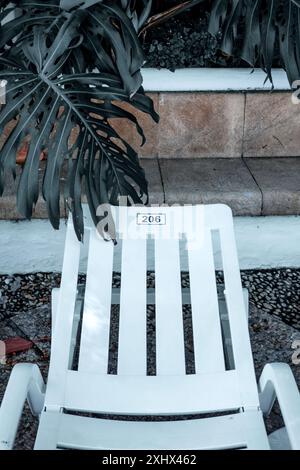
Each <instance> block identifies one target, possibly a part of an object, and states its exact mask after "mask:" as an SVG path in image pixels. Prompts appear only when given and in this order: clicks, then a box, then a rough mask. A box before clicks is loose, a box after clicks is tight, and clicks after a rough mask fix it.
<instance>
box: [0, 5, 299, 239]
mask: <svg viewBox="0 0 300 470" xmlns="http://www.w3.org/2000/svg"><path fill="white" fill-rule="evenodd" d="M202 3H203V5H204V4H205V5H206V8H208V10H206V11H209V12H210V18H209V27H208V29H209V32H210V34H212V35H215V36H216V35H219V40H220V48H221V49H222V51H224V53H225V54H226V55H228V56H238V57H241V58H243V59H244V60H245V61H246V62H247V63H248V64H250V66H252V67H254V66H257V65H259V66H261V68H262V69H263V70H264V71H265V72H266V74H267V78H269V79H270V80H272V74H271V70H272V65H273V62H274V55H275V52H276V51H278V50H279V51H280V57H281V61H282V64H283V65H284V67H285V69H286V72H287V75H288V78H289V80H290V83H291V84H292V83H293V82H294V80H298V79H299V78H300V42H299V31H300V0H211V1H209V0H186V1H175V0H174V1H172V0H168V1H166V2H164V5H165V7H164V8H162V5H163V2H159V1H155V2H153V5H152V1H151V0H149V1H148V0H140V1H137V0H51V3H48V2H38V1H34V0H15V1H12V2H11V1H9V0H2V1H1V0H0V24H1V28H0V80H1V79H6V80H7V82H8V83H7V86H6V104H5V105H3V106H2V108H1V110H0V132H1V134H2V133H3V131H4V130H5V129H6V128H7V126H8V125H10V126H11V123H13V126H12V129H11V132H10V133H9V135H8V137H7V138H6V140H5V142H4V144H3V146H2V149H1V153H0V191H1V192H3V190H4V186H5V180H6V176H7V175H8V174H9V173H12V174H13V175H15V174H16V155H18V152H19V151H20V149H22V148H26V153H25V158H24V164H23V167H22V172H21V176H20V180H19V185H18V193H17V207H18V210H19V212H20V213H21V214H22V215H24V216H25V217H26V218H31V216H32V213H33V210H34V207H35V205H36V203H37V201H38V198H39V193H40V187H39V167H40V160H41V158H44V157H45V155H47V158H46V165H45V171H44V178H43V183H42V195H43V197H44V199H45V201H46V205H47V210H48V214H49V218H50V221H51V223H52V225H53V226H54V227H55V228H56V229H57V228H59V221H60V190H61V188H60V176H61V174H62V171H63V169H64V167H65V166H67V177H66V184H65V190H64V192H65V195H66V197H67V199H68V201H69V205H70V208H71V210H72V214H73V220H74V226H75V230H76V234H77V237H78V239H79V240H81V239H82V237H83V232H84V224H83V213H82V206H81V196H82V187H83V185H84V187H85V192H86V195H87V200H88V204H89V207H90V211H91V214H92V217H93V220H94V222H95V223H97V222H98V221H99V219H98V217H97V214H96V211H97V207H98V206H99V205H100V204H107V203H110V204H112V205H117V204H118V202H119V197H120V196H122V197H123V200H124V198H125V200H127V203H128V204H129V203H146V202H147V200H148V185H147V181H146V178H145V174H144V171H143V170H142V168H141V166H140V164H139V160H138V155H137V154H136V152H135V151H134V150H133V149H132V147H131V146H130V143H128V142H125V141H124V139H122V136H121V135H119V134H118V133H117V132H116V130H115V129H114V127H113V124H112V123H113V120H114V119H115V118H122V119H129V120H130V121H132V122H133V123H134V124H135V126H136V129H137V132H138V133H139V134H140V136H141V141H142V143H143V142H144V141H145V136H144V133H143V130H142V128H141V127H140V125H139V123H138V121H137V119H136V117H135V115H134V114H133V112H130V111H128V110H125V109H124V107H123V108H122V107H121V106H118V103H122V102H123V103H124V102H125V103H130V105H131V106H132V107H133V108H136V109H138V110H140V111H142V112H145V113H148V114H149V115H151V116H152V118H153V119H154V120H155V121H157V122H158V115H157V113H156V112H155V110H154V108H153V103H152V101H151V99H150V98H149V97H148V96H146V95H145V93H144V90H143V88H142V77H141V71H140V70H141V67H142V66H143V65H144V62H145V58H144V54H143V51H142V49H141V45H140V39H141V38H142V37H143V36H144V35H145V34H147V32H148V31H149V29H151V28H155V27H156V26H158V25H161V24H162V23H163V22H165V21H167V20H168V19H170V18H174V16H176V15H179V14H180V13H182V12H185V11H186V10H188V9H190V8H195V9H194V10H193V11H194V12H195V14H196V13H197V11H198V12H200V11H203V9H202V10H201V9H200V4H202ZM197 5H199V9H198V10H197V8H196V7H197ZM200 19H201V18H200V16H199V20H200ZM241 32H242V34H241ZM204 124H205V123H204Z"/></svg>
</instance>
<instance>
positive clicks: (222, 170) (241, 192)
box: [160, 158, 262, 215]
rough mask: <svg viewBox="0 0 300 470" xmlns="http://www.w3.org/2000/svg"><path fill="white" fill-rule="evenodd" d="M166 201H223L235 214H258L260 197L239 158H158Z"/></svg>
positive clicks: (170, 202)
mask: <svg viewBox="0 0 300 470" xmlns="http://www.w3.org/2000/svg"><path fill="white" fill-rule="evenodd" d="M160 165H161V172H162V179H163V185H164V190H165V202H166V203H168V204H174V203H179V204H183V203H185V204H214V203H225V204H227V205H229V206H230V207H231V209H232V210H233V212H234V214H235V215H260V214H261V205H262V196H261V192H260V190H259V188H258V186H257V184H256V183H255V181H254V179H253V177H252V176H251V174H250V172H249V170H248V168H247V167H246V165H245V163H244V162H243V160H242V159H235V158H231V159H226V160H225V159H222V158H206V159H201V160H196V159H194V160H187V159H181V160H161V161H160Z"/></svg>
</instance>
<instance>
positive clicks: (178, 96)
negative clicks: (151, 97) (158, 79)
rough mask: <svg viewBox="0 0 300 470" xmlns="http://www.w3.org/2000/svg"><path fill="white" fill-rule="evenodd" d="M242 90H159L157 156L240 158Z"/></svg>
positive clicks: (242, 117) (242, 114) (243, 101)
mask: <svg viewBox="0 0 300 470" xmlns="http://www.w3.org/2000/svg"><path fill="white" fill-rule="evenodd" d="M244 103H245V98H244V95H243V94H242V93H226V94H224V93H219V94H218V93H161V94H160V99H159V114H160V124H159V157H160V158H173V157H175V158H182V157H183V156H184V157H186V158H199V157H203V158H211V157H220V158H223V157H228V158H230V157H241V155H242V138H243V120H244Z"/></svg>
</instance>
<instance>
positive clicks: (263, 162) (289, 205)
mask: <svg viewBox="0 0 300 470" xmlns="http://www.w3.org/2000/svg"><path fill="white" fill-rule="evenodd" d="M245 161H246V164H247V165H248V167H249V169H250V171H251V173H252V175H253V176H254V178H255V181H256V182H257V184H258V186H259V187H260V189H261V191H262V197H263V209H262V215H297V214H300V158H293V157H292V158H280V157H274V158H246V159H245Z"/></svg>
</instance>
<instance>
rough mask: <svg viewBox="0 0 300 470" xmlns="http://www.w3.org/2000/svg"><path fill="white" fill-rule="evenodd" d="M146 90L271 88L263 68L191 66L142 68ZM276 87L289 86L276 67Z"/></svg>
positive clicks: (281, 71)
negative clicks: (174, 69)
mask: <svg viewBox="0 0 300 470" xmlns="http://www.w3.org/2000/svg"><path fill="white" fill-rule="evenodd" d="M142 75H143V79H144V83H143V86H144V88H145V90H146V91H149V92H158V91H166V92H168V91H170V92H172V91H173V92H175V91H260V90H264V91H268V90H271V89H272V86H271V84H270V82H269V81H268V80H267V81H265V80H266V74H265V73H264V72H263V71H262V70H260V69H254V70H252V69H229V68H219V69H212V68H190V69H178V70H176V71H175V72H170V71H169V70H167V69H152V68H148V69H147V68H145V69H143V70H142ZM273 81H274V90H290V89H291V88H290V85H289V82H288V79H287V76H286V73H285V71H284V70H281V69H275V70H274V71H273Z"/></svg>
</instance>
